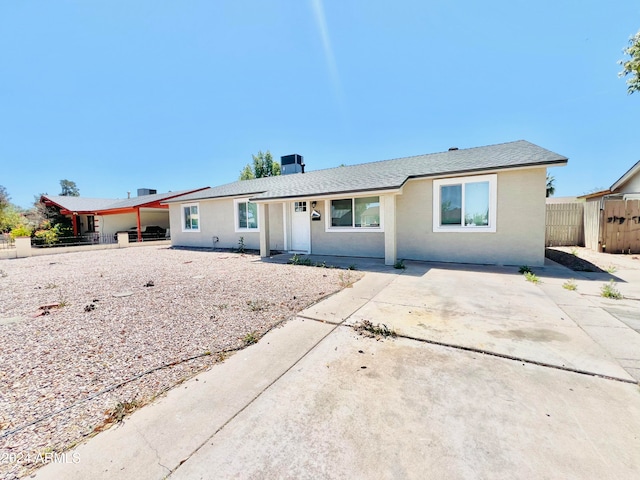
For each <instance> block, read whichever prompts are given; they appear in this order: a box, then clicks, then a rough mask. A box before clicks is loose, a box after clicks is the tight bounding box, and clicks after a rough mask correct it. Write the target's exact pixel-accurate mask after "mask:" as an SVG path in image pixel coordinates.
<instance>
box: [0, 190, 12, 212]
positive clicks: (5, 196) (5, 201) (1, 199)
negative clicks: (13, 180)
mask: <svg viewBox="0 0 640 480" xmlns="http://www.w3.org/2000/svg"><path fill="white" fill-rule="evenodd" d="M9 200H11V197H10V196H9V192H7V189H6V188H4V187H3V186H2V185H0V212H2V210H4V209H5V208H7V207H8V206H9V204H10V202H9Z"/></svg>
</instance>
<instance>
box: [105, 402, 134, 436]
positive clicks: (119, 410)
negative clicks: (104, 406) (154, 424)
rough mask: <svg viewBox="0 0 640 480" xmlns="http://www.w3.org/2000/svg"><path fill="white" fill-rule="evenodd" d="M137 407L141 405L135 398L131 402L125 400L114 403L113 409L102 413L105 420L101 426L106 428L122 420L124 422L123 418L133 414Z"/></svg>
mask: <svg viewBox="0 0 640 480" xmlns="http://www.w3.org/2000/svg"><path fill="white" fill-rule="evenodd" d="M139 406H141V405H140V403H139V402H138V401H137V400H136V399H135V398H133V399H132V400H125V401H124V402H118V403H116V405H115V407H113V408H111V409H109V410H106V411H105V412H104V414H105V417H106V418H105V420H104V424H103V426H104V427H107V426H109V425H111V424H112V423H120V422H122V420H124V417H126V416H127V415H128V414H130V413H131V412H133V411H134V410H135V409H136V408H138V407H139ZM99 429H100V427H98V428H96V430H99Z"/></svg>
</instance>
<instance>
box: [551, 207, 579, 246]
mask: <svg viewBox="0 0 640 480" xmlns="http://www.w3.org/2000/svg"><path fill="white" fill-rule="evenodd" d="M583 208H584V203H549V204H547V215H546V232H545V245H546V246H547V247H551V246H561V245H584V210H583Z"/></svg>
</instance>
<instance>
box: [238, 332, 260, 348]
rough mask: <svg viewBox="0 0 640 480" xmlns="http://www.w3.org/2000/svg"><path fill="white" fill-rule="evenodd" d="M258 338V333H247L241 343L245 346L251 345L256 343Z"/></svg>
mask: <svg viewBox="0 0 640 480" xmlns="http://www.w3.org/2000/svg"><path fill="white" fill-rule="evenodd" d="M259 338H260V336H259V335H258V332H249V333H247V334H246V335H245V336H244V337H243V338H242V342H243V343H244V344H245V345H253V344H254V343H258V340H259Z"/></svg>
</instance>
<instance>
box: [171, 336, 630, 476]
mask: <svg viewBox="0 0 640 480" xmlns="http://www.w3.org/2000/svg"><path fill="white" fill-rule="evenodd" d="M360 352H362V353H360ZM364 367H366V368H364ZM639 427H640V394H639V392H638V387H637V386H636V385H629V384H624V383H619V382H612V381H609V380H604V379H599V378H594V377H589V376H585V375H577V374H573V373H569V372H561V371H558V370H553V369H548V368H543V367H538V366H534V365H529V364H524V365H523V364H521V363H517V362H513V361H509V360H505V359H499V358H495V357H487V356H483V355H480V354H475V353H470V352H460V351H456V350H453V349H446V348H442V347H436V346H433V345H428V344H424V343H419V342H414V341H410V340H406V339H396V340H384V341H375V340H373V339H368V338H363V337H359V336H358V335H356V334H355V333H354V332H352V331H350V330H348V329H345V328H343V327H341V328H339V329H338V330H336V331H335V332H334V333H332V334H331V335H330V336H329V337H327V339H326V340H325V341H323V342H322V343H321V344H320V345H319V346H318V348H316V349H315V350H314V351H313V352H311V353H310V354H309V355H308V356H307V357H306V358H305V359H304V360H303V361H301V362H300V364H299V365H298V366H297V368H296V369H294V370H290V371H289V372H288V373H287V374H286V375H285V376H283V378H282V379H281V380H280V381H279V382H278V383H277V384H276V385H274V386H273V388H270V389H269V390H268V391H266V392H265V393H264V394H263V395H262V396H261V397H260V398H259V399H258V400H257V401H256V402H254V403H253V404H252V405H250V406H249V407H248V408H246V409H245V410H244V411H242V412H241V413H240V414H239V415H238V416H237V417H236V418H234V420H233V421H231V422H230V423H229V424H228V425H226V426H225V427H224V428H223V429H222V430H221V431H220V432H219V433H218V434H217V435H215V437H213V438H211V439H210V440H209V441H208V442H206V444H205V445H203V446H202V448H201V449H200V450H198V451H197V452H196V453H195V454H194V455H193V456H192V457H191V458H190V459H189V460H187V461H186V462H185V463H184V464H183V465H181V466H180V468H178V469H177V471H175V472H174V473H173V474H172V475H171V476H170V477H169V478H170V479H171V480H191V479H196V478H211V476H212V475H215V476H216V477H218V478H240V477H242V478H296V479H315V478H403V479H405V478H406V479H413V478H415V479H423V478H429V477H431V476H433V477H437V478H441V479H459V478H497V479H529V478H568V479H571V478H575V479H577V478H636V477H638V476H639V475H640V457H639V456H638V455H637V452H638V451H640V437H639V436H638V435H637V431H638V428H639Z"/></svg>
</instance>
